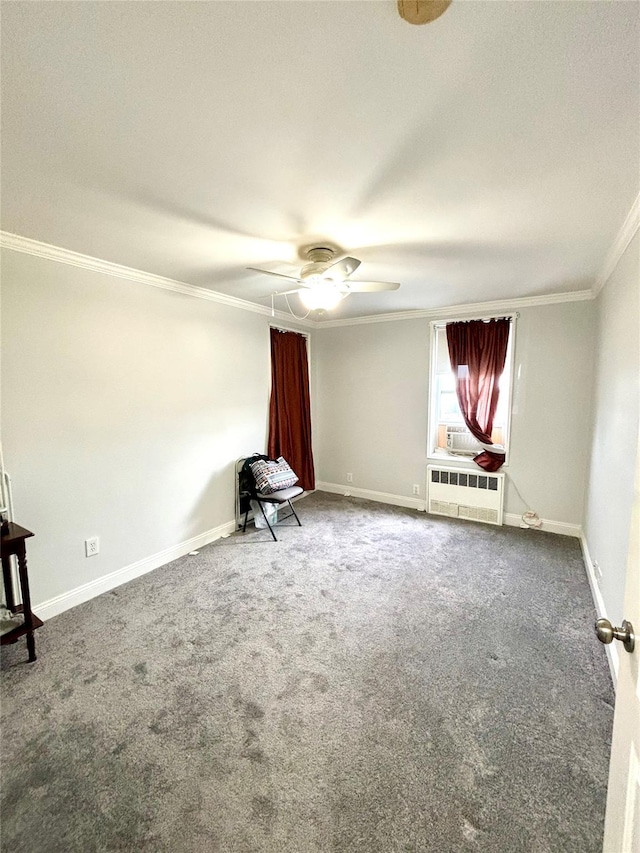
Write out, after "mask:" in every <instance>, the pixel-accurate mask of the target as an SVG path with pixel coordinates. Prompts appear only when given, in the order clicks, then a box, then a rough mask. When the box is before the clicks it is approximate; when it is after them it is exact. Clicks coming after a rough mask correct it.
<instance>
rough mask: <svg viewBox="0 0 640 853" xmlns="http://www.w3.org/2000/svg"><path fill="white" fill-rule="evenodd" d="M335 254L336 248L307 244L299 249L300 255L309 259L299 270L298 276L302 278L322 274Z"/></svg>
mask: <svg viewBox="0 0 640 853" xmlns="http://www.w3.org/2000/svg"><path fill="white" fill-rule="evenodd" d="M336 254H337V252H336V250H335V249H333V248H332V247H331V246H308V247H305V248H302V249H300V255H301V256H303V257H305V258H306V259H307V260H308V261H310V263H308V264H305V265H304V266H303V267H302V269H301V270H300V278H301V279H303V280H304V279H307V278H311V276H314V275H322V273H323V272H324V271H325V270H326V269H327V267H329V266H330V265H331V263H332V262H333V260H334V258H335V256H336Z"/></svg>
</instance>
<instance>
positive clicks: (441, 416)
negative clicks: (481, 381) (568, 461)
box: [428, 317, 515, 459]
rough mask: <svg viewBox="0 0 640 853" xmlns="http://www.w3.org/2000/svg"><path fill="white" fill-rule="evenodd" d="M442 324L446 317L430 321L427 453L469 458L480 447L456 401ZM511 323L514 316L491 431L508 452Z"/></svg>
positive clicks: (511, 329)
mask: <svg viewBox="0 0 640 853" xmlns="http://www.w3.org/2000/svg"><path fill="white" fill-rule="evenodd" d="M470 319H473V318H470ZM446 325H447V321H446V320H444V321H437V322H434V323H432V324H431V334H432V350H431V377H430V379H431V382H430V419H429V444H428V455H429V456H440V457H441V456H447V457H451V456H454V457H456V458H467V459H472V458H473V456H475V455H476V454H477V453H478V452H479V450H480V449H481V448H480V444H479V442H478V441H477V440H476V439H475V438H474V436H473V435H472V434H471V433H470V432H469V430H468V429H467V427H466V425H465V422H464V418H463V416H462V412H461V411H460V406H459V404H458V395H457V393H456V380H455V376H454V374H453V371H452V369H451V363H450V361H449V348H448V346H447V332H446ZM514 326H515V317H514V318H513V319H512V321H511V326H510V330H509V343H508V347H507V357H506V361H505V367H504V372H503V374H502V376H501V378H500V385H499V388H500V395H499V398H498V407H497V410H496V414H495V417H494V421H493V431H492V433H491V438H492V440H493V442H494V444H501V445H503V446H504V448H505V450H506V451H507V454H508V452H509V425H510V415H511V386H512V382H511V376H512V354H513V338H514ZM507 458H508V456H507Z"/></svg>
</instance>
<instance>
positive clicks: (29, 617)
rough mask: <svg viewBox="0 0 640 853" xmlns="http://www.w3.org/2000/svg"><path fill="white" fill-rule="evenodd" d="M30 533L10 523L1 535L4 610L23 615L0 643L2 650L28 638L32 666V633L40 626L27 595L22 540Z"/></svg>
mask: <svg viewBox="0 0 640 853" xmlns="http://www.w3.org/2000/svg"><path fill="white" fill-rule="evenodd" d="M30 536H33V533H32V532H31V531H30V530H27V529H26V528H25V527H20V525H19V524H14V523H13V522H9V526H8V529H7V530H3V531H2V536H1V537H0V544H1V550H2V578H3V580H4V590H5V595H6V599H7V607H8V608H9V610H10V611H11V612H12V613H23V614H24V622H23V623H22V625H18V626H16V627H15V628H13V629H12V630H11V631H8V632H7V633H6V634H3V635H2V637H0V643H1V644H2V645H3V646H4V645H6V644H7V643H15V642H16V640H18V639H19V638H20V637H23V636H24V635H25V634H26V636H27V651H28V652H29V663H33V661H34V660H35V659H36V642H35V639H34V636H33V632H34V630H35V629H36V628H39V627H40V626H41V625H42V624H43V623H42V620H40V619H38V617H37V616H35V615H34V614H33V613H32V612H31V595H30V593H29V576H28V574H27V549H26V547H25V540H26V539H28V538H29V537H30ZM12 555H15V556H16V557H17V560H18V576H19V580H20V592H21V596H22V603H21V604H17V603H16V597H15V590H14V588H13V577H12V574H11V559H10V557H11V556H12Z"/></svg>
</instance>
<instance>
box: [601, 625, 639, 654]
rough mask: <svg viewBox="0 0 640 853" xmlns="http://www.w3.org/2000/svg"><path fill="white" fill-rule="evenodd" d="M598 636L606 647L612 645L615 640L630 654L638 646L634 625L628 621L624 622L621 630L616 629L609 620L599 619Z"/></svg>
mask: <svg viewBox="0 0 640 853" xmlns="http://www.w3.org/2000/svg"><path fill="white" fill-rule="evenodd" d="M596 636H597V638H598V639H599V640H600V642H601V643H604V644H605V645H608V644H609V643H612V642H613V641H614V640H620V642H621V643H622V645H623V646H624V647H625V649H626V650H627V651H628V652H632V651H633V649H634V647H635V644H636V638H635V634H634V633H633V625H632V624H631V622H627V620H626V619H624V620H623V622H622V627H621V628H614V627H613V625H612V624H611V622H609V620H608V619H598V621H597V622H596Z"/></svg>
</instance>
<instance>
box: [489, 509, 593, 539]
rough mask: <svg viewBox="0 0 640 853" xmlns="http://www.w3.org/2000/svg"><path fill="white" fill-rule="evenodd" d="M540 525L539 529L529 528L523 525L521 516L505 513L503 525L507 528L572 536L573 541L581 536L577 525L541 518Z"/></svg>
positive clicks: (514, 513)
mask: <svg viewBox="0 0 640 853" xmlns="http://www.w3.org/2000/svg"><path fill="white" fill-rule="evenodd" d="M540 521H541V522H542V525H541V526H540V527H531V526H530V525H528V524H525V523H524V521H523V520H522V515H518V513H517V512H505V514H504V523H505V524H507V525H508V526H509V527H521V528H523V529H524V528H527V529H530V530H544V531H546V532H547V533H557V534H558V535H559V536H573V538H574V539H579V538H580V536H581V535H582V527H581V526H580V525H579V524H570V523H569V522H567V521H553V520H552V519H549V518H541V519H540Z"/></svg>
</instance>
